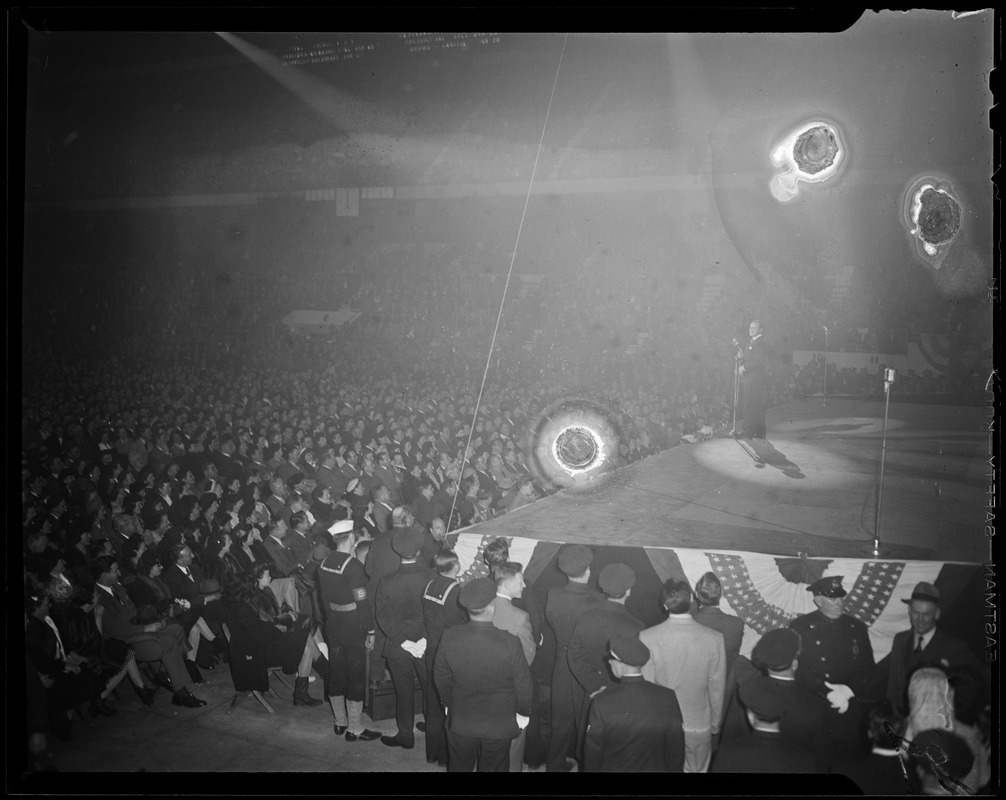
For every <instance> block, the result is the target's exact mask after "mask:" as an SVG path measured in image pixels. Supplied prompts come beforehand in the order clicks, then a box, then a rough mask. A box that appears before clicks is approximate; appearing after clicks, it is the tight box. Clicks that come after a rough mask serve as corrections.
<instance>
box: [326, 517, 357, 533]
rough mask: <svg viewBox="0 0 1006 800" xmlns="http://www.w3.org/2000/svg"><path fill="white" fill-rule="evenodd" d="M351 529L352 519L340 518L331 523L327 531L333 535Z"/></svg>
mask: <svg viewBox="0 0 1006 800" xmlns="http://www.w3.org/2000/svg"><path fill="white" fill-rule="evenodd" d="M352 530H353V520H351V519H340V520H339V521H338V522H335V523H333V524H332V525H330V526H329V528H328V532H329V533H330V534H332V535H333V536H338V535H339V534H340V533H349V532H350V531H352Z"/></svg>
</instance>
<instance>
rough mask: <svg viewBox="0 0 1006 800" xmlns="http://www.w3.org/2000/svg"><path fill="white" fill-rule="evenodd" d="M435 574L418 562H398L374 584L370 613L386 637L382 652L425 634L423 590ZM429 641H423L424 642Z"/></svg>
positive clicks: (415, 639)
mask: <svg viewBox="0 0 1006 800" xmlns="http://www.w3.org/2000/svg"><path fill="white" fill-rule="evenodd" d="M435 575H436V573H435V572H433V570H431V569H430V568H429V567H424V566H423V565H422V564H418V563H413V564H402V565H401V566H400V567H399V568H398V569H396V570H395V571H394V572H392V573H391V574H390V575H385V576H384V577H383V578H381V580H380V581H379V582H378V584H377V592H376V593H375V596H374V612H375V614H376V616H377V624H378V625H380V626H381V630H382V631H384V635H385V636H387V637H388V641H387V643H386V644H385V651H384V652H385V655H387V653H388V652H389V651H390V650H392V649H395V648H397V650H396V651H395V654H396V655H398V654H399V651H400V652H401V653H404V652H405V651H404V650H402V649H401V646H402V642H404V641H406V640H408V641H412V642H418V641H419V640H420V639H422V638H424V637H425V636H426V624H425V621H424V619H423V590H424V589H426V586H427V584H429V582H430V581H431V580H433V578H434V577H435ZM428 644H429V641H427V645H428Z"/></svg>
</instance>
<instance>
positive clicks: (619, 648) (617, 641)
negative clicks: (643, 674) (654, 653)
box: [608, 633, 650, 667]
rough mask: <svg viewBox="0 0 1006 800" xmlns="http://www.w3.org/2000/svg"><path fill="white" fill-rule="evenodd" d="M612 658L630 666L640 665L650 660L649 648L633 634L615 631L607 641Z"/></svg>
mask: <svg viewBox="0 0 1006 800" xmlns="http://www.w3.org/2000/svg"><path fill="white" fill-rule="evenodd" d="M608 649H609V650H610V651H611V655H612V658H615V659H617V660H618V661H621V662H622V663H623V664H628V665H629V666H630V667H641V666H643V664H645V663H646V662H647V661H649V660H650V648H648V647H647V646H646V645H645V644H643V643H642V642H641V641H639V639H638V638H637V637H635V636H626V635H625V634H624V633H616V634H615V635H614V636H612V637H611V641H610V642H609V643H608Z"/></svg>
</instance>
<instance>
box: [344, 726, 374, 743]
mask: <svg viewBox="0 0 1006 800" xmlns="http://www.w3.org/2000/svg"><path fill="white" fill-rule="evenodd" d="M380 738H382V737H381V734H380V733H378V732H377V731H372V730H368V729H364V731H363V733H350V732H349V731H346V741H347V742H356V741H360V742H372V741H374V739H380Z"/></svg>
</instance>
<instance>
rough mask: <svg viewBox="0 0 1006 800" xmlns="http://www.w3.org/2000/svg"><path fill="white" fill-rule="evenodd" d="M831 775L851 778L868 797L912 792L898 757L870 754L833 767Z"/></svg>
mask: <svg viewBox="0 0 1006 800" xmlns="http://www.w3.org/2000/svg"><path fill="white" fill-rule="evenodd" d="M831 773H832V774H834V775H845V776H847V777H849V778H851V779H852V781H853V783H855V784H856V786H858V787H859V788H860V789H862V790H863V794H865V795H867V796H876V795H895V796H897V795H905V794H909V793H910V792H911V791H912V790H911V789H910V788H909V783H908V781H906V780H905V773H904V772H902V771H901V758H900V757H899V756H897V755H893V756H884V755H878V754H877V753H870V755H868V756H864V757H863V758H860V759H857V760H852V761H843V762H842V763H840V764H836V765H835V766H834V767H832V769H831ZM909 774H911V773H909Z"/></svg>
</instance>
